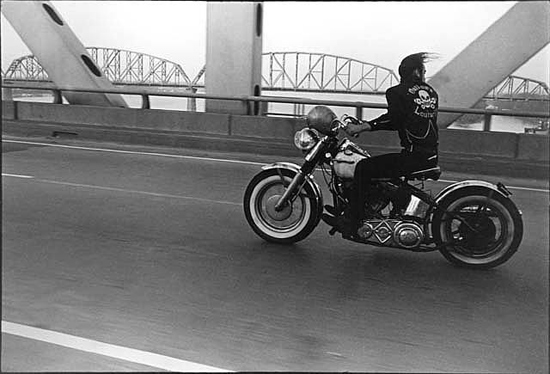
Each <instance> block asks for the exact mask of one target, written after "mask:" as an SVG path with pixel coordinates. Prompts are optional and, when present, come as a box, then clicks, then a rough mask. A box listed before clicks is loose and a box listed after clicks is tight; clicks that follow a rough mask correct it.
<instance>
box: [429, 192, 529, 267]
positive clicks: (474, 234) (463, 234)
mask: <svg viewBox="0 0 550 374" xmlns="http://www.w3.org/2000/svg"><path fill="white" fill-rule="evenodd" d="M490 191H491V190H489V189H485V188H473V189H462V190H457V191H455V192H454V193H452V194H451V195H449V196H447V197H446V198H445V199H444V201H442V202H441V203H440V207H441V208H442V210H441V211H439V212H438V213H436V214H435V215H434V220H433V226H432V227H433V232H434V238H435V239H436V241H437V242H438V243H439V244H440V245H441V248H440V252H441V254H442V255H443V256H444V257H445V258H446V259H447V260H449V261H451V262H452V263H454V264H457V265H460V266H465V267H469V268H478V269H488V268H492V267H495V266H498V265H500V264H502V263H504V262H506V261H507V260H508V259H510V257H512V255H513V254H514V253H515V252H516V251H517V249H518V247H519V244H520V243H521V239H522V236H523V222H522V219H521V214H520V212H519V211H518V209H517V208H516V206H515V205H514V204H513V202H512V201H511V200H510V199H508V198H506V197H504V196H502V195H501V194H499V193H497V192H494V193H492V194H490ZM489 196H490V197H489ZM445 211H447V212H445Z"/></svg>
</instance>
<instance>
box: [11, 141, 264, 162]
mask: <svg viewBox="0 0 550 374" xmlns="http://www.w3.org/2000/svg"><path fill="white" fill-rule="evenodd" d="M2 142H5V143H19V144H32V145H43V146H47V147H57V148H69V149H81V150H83V151H97V152H111V153H125V154H132V155H146V156H160V157H170V158H183V159H190V160H204V161H217V162H227V163H232V164H245V165H265V163H262V162H253V161H240V160H227V159H223V158H211V157H199V156H184V155H171V154H169V153H155V152H138V151H124V150H120V149H109V148H93V147H79V146H75V145H63V144H50V143H39V142H25V141H20V140H5V139H2Z"/></svg>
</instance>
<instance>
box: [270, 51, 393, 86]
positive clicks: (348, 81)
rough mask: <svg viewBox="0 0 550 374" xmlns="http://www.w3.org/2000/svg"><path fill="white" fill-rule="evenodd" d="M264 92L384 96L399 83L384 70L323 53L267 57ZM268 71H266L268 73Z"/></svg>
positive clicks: (275, 53) (274, 53)
mask: <svg viewBox="0 0 550 374" xmlns="http://www.w3.org/2000/svg"><path fill="white" fill-rule="evenodd" d="M263 57H264V64H263V66H264V74H263V77H262V78H263V79H262V82H263V87H262V88H263V89H268V90H293V91H313V92H321V91H323V92H326V91H329V92H344V93H346V92H354V93H355V92H357V93H383V92H385V90H387V89H388V88H389V87H391V86H392V85H395V84H397V82H398V81H399V80H398V78H397V76H396V75H395V73H394V72H393V71H392V70H390V69H387V68H384V67H382V66H378V65H374V64H371V63H366V62H362V61H358V60H355V59H351V58H347V57H341V56H334V55H330V54H324V53H307V52H270V53H264V54H263ZM266 70H267V71H266Z"/></svg>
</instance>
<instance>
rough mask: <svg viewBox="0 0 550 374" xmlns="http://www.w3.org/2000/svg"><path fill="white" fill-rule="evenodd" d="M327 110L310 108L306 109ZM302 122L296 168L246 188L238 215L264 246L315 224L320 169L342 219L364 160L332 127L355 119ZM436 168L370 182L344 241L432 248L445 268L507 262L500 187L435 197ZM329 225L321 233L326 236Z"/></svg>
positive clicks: (507, 216) (272, 169)
mask: <svg viewBox="0 0 550 374" xmlns="http://www.w3.org/2000/svg"><path fill="white" fill-rule="evenodd" d="M316 110H317V111H318V112H319V111H325V112H326V111H327V110H328V111H330V109H328V108H326V107H320V106H318V107H315V108H314V109H312V111H311V112H310V114H311V113H313V112H314V111H316ZM330 113H332V116H328V117H326V116H325V119H323V120H319V118H311V117H310V114H308V117H306V122H307V124H308V125H307V127H305V128H304V129H302V130H300V131H298V132H297V133H296V135H295V137H294V143H295V145H296V146H297V147H298V148H299V149H301V150H302V151H303V153H304V154H305V159H304V163H303V164H302V166H298V165H296V164H293V163H289V162H276V163H273V164H270V165H266V166H263V167H262V171H260V172H259V173H258V174H256V175H255V176H254V177H253V179H252V180H251V181H250V183H249V184H248V186H247V188H246V191H245V195H244V212H245V216H246V220H247V221H248V223H249V225H250V226H251V228H252V229H253V230H254V232H255V233H256V234H257V235H258V236H260V237H261V238H263V239H264V240H266V241H268V242H274V243H279V244H291V243H295V242H298V241H300V240H303V239H305V238H306V237H307V236H308V235H309V234H311V232H312V231H313V230H314V229H315V228H316V227H317V225H318V224H319V222H320V220H321V215H322V213H323V210H324V209H325V207H324V205H323V196H322V193H321V188H320V187H319V185H318V183H317V182H316V180H315V179H314V177H313V173H314V172H315V171H316V170H317V169H320V171H321V172H322V174H323V179H324V180H325V182H326V183H327V186H328V189H329V191H330V193H331V194H332V201H333V206H332V207H326V209H330V213H331V214H334V215H335V216H337V215H340V214H342V213H343V212H344V211H345V210H346V208H347V206H348V204H349V196H350V191H351V188H352V187H353V173H354V170H355V165H356V164H357V162H359V161H360V160H361V159H363V158H366V157H371V156H370V154H369V153H368V152H367V151H365V150H363V149H361V148H360V147H359V146H358V145H356V144H355V143H353V142H352V141H350V140H349V139H347V138H346V137H343V138H341V139H340V138H339V136H338V134H339V130H341V129H345V127H346V126H347V124H348V123H350V122H356V123H357V121H358V120H357V119H356V118H354V117H352V116H348V115H344V116H343V117H342V118H341V119H338V118H337V117H336V115H334V113H333V112H332V111H330ZM440 174H441V170H440V168H439V167H435V168H431V169H427V170H418V171H414V172H411V173H409V174H406V175H402V176H401V177H399V178H379V179H372V180H371V181H372V183H371V185H370V186H369V188H368V189H367V190H366V191H364V193H365V194H366V196H367V198H366V199H365V201H366V203H365V206H364V207H363V219H362V220H361V222H360V225H359V229H358V231H357V233H356V235H353V236H351V237H345V236H342V237H343V238H344V239H346V240H352V241H354V242H358V243H363V244H368V245H373V246H378V247H389V248H398V249H403V250H409V251H416V252H430V251H439V252H440V253H441V254H442V255H443V256H444V257H445V258H446V259H447V260H449V261H450V262H451V263H453V264H455V265H459V266H464V267H468V268H475V269H488V268H492V267H495V266H498V265H501V264H502V263H504V262H506V261H507V260H509V259H510V257H512V255H513V254H514V253H515V252H516V251H517V249H518V247H519V245H520V243H521V240H522V236H523V222H522V217H521V212H520V211H519V210H518V208H517V207H516V205H515V204H514V203H513V201H512V200H511V199H510V196H511V192H510V191H509V190H508V189H507V188H506V187H505V186H504V185H503V184H502V183H497V184H496V185H495V184H492V183H489V182H485V181H480V180H465V181H461V182H456V183H453V184H451V185H449V186H447V187H445V188H444V189H443V190H442V191H440V192H439V193H438V194H437V195H436V196H435V197H434V196H432V195H431V194H430V193H428V192H426V190H425V182H426V181H427V180H433V181H436V180H438V179H439V176H440ZM336 232H337V229H336V228H332V229H331V230H330V231H329V234H331V235H334V234H335V233H336Z"/></svg>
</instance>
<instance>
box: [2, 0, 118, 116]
mask: <svg viewBox="0 0 550 374" xmlns="http://www.w3.org/2000/svg"><path fill="white" fill-rule="evenodd" d="M2 13H3V14H4V16H5V17H6V19H7V20H8V21H9V23H10V24H11V25H12V26H13V28H14V29H15V31H16V32H17V33H18V34H19V36H20V37H21V39H22V40H23V41H24V42H25V44H26V45H27V47H29V49H30V50H31V51H32V53H33V54H34V56H35V57H36V58H37V60H38V62H39V63H40V65H41V66H42V67H43V68H44V69H45V70H46V72H47V73H48V77H49V78H50V79H51V80H52V81H53V82H54V83H55V84H56V85H57V86H58V87H63V88H84V89H87V88H90V89H112V88H113V85H112V84H111V82H110V81H109V80H108V79H107V78H106V77H105V75H104V74H103V72H101V71H100V70H99V68H98V67H97V66H96V65H95V63H94V62H93V61H92V59H91V57H90V56H89V54H88V52H87V51H86V48H85V47H84V45H82V43H81V42H80V40H79V39H78V37H77V36H76V35H75V34H74V32H73V31H72V30H71V28H70V27H69V25H68V24H67V22H66V21H65V20H64V19H63V18H62V17H61V15H60V14H59V13H58V12H57V10H56V9H55V7H54V6H53V4H52V3H51V2H49V1H21V0H19V1H3V2H2ZM63 94H64V96H65V97H66V98H67V101H68V102H69V103H71V104H81V105H97V106H116V107H127V105H126V102H125V101H124V99H123V98H122V96H121V95H117V94H103V93H82V92H64V93H63Z"/></svg>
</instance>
